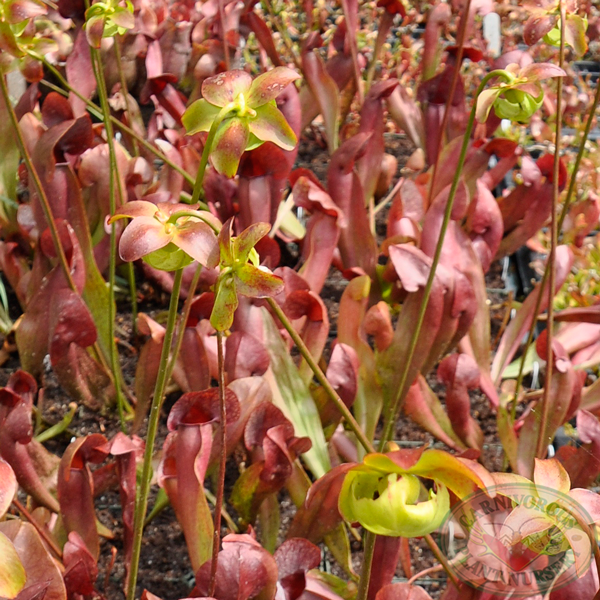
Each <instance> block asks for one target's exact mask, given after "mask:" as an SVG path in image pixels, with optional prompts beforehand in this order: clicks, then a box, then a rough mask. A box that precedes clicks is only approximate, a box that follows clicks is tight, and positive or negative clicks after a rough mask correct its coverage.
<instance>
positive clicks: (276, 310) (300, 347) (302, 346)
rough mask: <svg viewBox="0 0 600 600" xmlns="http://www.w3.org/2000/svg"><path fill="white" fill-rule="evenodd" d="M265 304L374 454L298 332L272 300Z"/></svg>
mask: <svg viewBox="0 0 600 600" xmlns="http://www.w3.org/2000/svg"><path fill="white" fill-rule="evenodd" d="M267 302H268V303H269V306H270V307H271V308H272V309H273V312H274V313H275V314H276V315H277V318H278V319H279V320H280V321H281V323H282V325H283V326H284V327H285V329H286V331H287V332H288V333H289V334H290V337H291V338H292V340H293V342H294V344H296V347H297V348H298V350H299V351H300V354H301V355H302V358H304V360H305V361H306V362H307V364H308V366H309V367H310V368H311V370H312V372H313V373H314V374H315V377H316V378H317V381H318V382H319V383H320V384H321V385H322V386H323V389H324V390H325V392H326V393H327V395H328V396H329V397H330V398H331V400H332V401H333V402H334V404H335V405H336V407H337V409H338V410H339V411H340V412H341V413H342V416H343V417H344V419H345V420H346V423H348V426H349V427H350V429H351V430H352V432H353V433H354V435H355V436H356V439H357V440H358V441H359V442H360V443H361V445H362V446H363V448H364V449H365V450H366V451H367V452H375V448H374V447H373V444H371V442H370V440H369V439H368V438H367V436H366V435H365V434H364V432H363V430H362V429H361V428H360V425H359V424H358V423H357V421H356V419H355V418H354V415H353V414H352V413H351V412H350V409H349V408H348V407H347V406H346V405H345V404H344V401H343V400H342V399H341V398H340V397H339V395H338V393H337V392H336V391H335V390H334V389H333V387H332V385H331V384H330V383H329V381H328V379H327V377H326V376H325V373H323V371H322V370H321V367H319V365H318V364H317V363H316V361H315V359H314V358H313V355H312V354H311V353H310V350H309V349H308V348H307V347H306V344H305V343H304V340H303V339H302V338H301V337H300V336H299V335H298V332H297V331H296V330H295V329H294V327H293V325H292V324H291V323H290V320H289V319H288V318H287V317H286V315H285V313H284V312H283V310H281V307H280V306H279V305H278V304H277V302H275V300H273V298H267Z"/></svg>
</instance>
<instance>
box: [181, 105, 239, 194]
mask: <svg viewBox="0 0 600 600" xmlns="http://www.w3.org/2000/svg"><path fill="white" fill-rule="evenodd" d="M232 108H233V104H228V105H227V106H225V107H224V108H222V109H221V110H220V111H219V114H218V115H217V116H216V117H215V120H214V121H213V122H212V125H211V126H210V131H209V132H208V137H207V138H206V143H205V144H204V149H203V151H202V157H201V158H200V164H199V165H198V173H197V174H196V181H195V182H194V190H193V192H192V201H191V204H197V203H198V202H199V201H200V195H201V193H202V186H203V184H204V174H205V173H206V167H207V165H208V157H209V155H210V150H211V148H212V145H213V141H214V139H215V135H216V133H217V129H219V125H221V123H222V122H223V120H224V119H225V118H227V116H228V115H229V114H230V113H231V111H232Z"/></svg>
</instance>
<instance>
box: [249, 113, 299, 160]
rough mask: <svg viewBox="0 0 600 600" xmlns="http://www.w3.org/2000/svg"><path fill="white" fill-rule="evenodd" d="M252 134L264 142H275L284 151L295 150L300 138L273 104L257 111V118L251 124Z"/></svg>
mask: <svg viewBox="0 0 600 600" xmlns="http://www.w3.org/2000/svg"><path fill="white" fill-rule="evenodd" d="M248 125H249V127H250V132H251V133H253V134H254V135H255V136H256V137H257V138H258V139H259V140H262V141H263V142H273V143H274V144H277V145H278V146H279V147H280V148H283V149H284V150H293V149H294V148H295V147H296V144H297V143H298V138H296V134H295V133H294V131H293V129H292V128H291V127H290V125H289V123H288V122H287V121H286V119H285V117H284V116H283V114H282V112H281V111H280V110H279V109H278V108H277V107H276V106H274V105H273V104H263V105H262V106H259V107H258V108H257V109H256V118H254V119H251V120H250V122H249V124H248Z"/></svg>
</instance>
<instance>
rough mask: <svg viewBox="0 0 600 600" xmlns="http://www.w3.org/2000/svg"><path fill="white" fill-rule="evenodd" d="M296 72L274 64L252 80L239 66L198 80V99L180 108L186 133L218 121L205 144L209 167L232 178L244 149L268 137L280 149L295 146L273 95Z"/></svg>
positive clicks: (289, 129)
mask: <svg viewBox="0 0 600 600" xmlns="http://www.w3.org/2000/svg"><path fill="white" fill-rule="evenodd" d="M299 77H300V75H298V73H296V72H295V71H292V70H291V69H288V68H287V67H276V68H275V69H272V70H271V71H268V72H267V73H263V74H262V75H259V76H258V77H257V78H256V79H254V81H253V80H252V77H251V76H250V75H248V73H246V71H242V70H233V71H227V72H225V73H219V74H218V75H215V76H214V77H209V78H208V79H206V80H205V81H204V83H203V84H202V96H203V97H202V99H201V100H197V101H196V102H194V103H193V104H192V105H191V106H190V107H189V108H188V109H187V110H186V111H185V113H184V115H183V117H182V122H183V124H184V126H185V128H186V130H187V133H188V135H192V134H194V133H198V132H199V131H210V128H211V126H212V124H213V122H215V121H219V120H221V122H220V124H219V125H218V128H217V131H216V133H215V138H214V141H213V144H212V148H211V153H210V156H211V159H212V162H213V165H214V167H215V169H216V170H217V171H218V172H219V173H222V174H223V175H227V176H228V177H233V176H234V175H235V173H236V171H237V167H238V164H239V162H240V158H241V156H242V154H243V153H244V151H246V150H252V149H254V148H257V147H258V146H260V145H261V144H263V143H264V142H273V143H274V144H277V145H278V146H279V147H280V148H283V149H284V150H293V148H294V147H295V146H296V142H297V139H296V134H295V133H294V132H293V130H292V128H291V127H290V126H289V124H288V122H287V121H286V119H285V117H284V116H283V114H282V113H281V112H280V111H279V109H278V108H277V105H276V103H275V98H277V96H279V94H280V93H281V92H282V91H283V89H284V88H285V87H286V86H287V85H288V84H289V83H291V82H292V81H294V80H296V79H298V78H299Z"/></svg>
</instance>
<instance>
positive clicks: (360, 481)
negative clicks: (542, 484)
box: [338, 450, 493, 537]
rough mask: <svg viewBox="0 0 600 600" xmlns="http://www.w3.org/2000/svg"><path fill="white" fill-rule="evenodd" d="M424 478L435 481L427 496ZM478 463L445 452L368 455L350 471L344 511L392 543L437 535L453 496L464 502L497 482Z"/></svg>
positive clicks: (341, 502) (342, 502)
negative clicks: (409, 538) (390, 538)
mask: <svg viewBox="0 0 600 600" xmlns="http://www.w3.org/2000/svg"><path fill="white" fill-rule="evenodd" d="M419 477H424V478H426V479H431V480H433V482H434V483H435V486H436V491H435V492H434V491H433V490H429V491H427V490H426V489H425V487H424V486H423V484H422V483H421V481H420V479H419ZM487 477H488V475H486V474H484V472H483V471H482V470H481V469H480V468H479V466H478V465H477V464H476V463H474V462H473V461H470V460H467V459H461V458H456V457H455V456H452V455H451V454H448V453H447V452H442V451H440V450H424V451H423V450H421V451H417V452H414V451H407V450H397V451H395V452H389V453H388V454H379V453H376V454H368V455H367V456H365V458H364V461H363V463H362V464H360V465H357V466H356V467H354V468H352V469H351V470H350V471H348V473H347V475H346V477H345V478H344V483H343V484H342V489H341V491H340V496H339V503H338V507H339V509H340V513H341V514H342V516H343V517H344V519H346V520H347V521H349V522H351V523H354V522H358V523H360V524H361V525H362V526H363V527H364V528H365V529H367V530H369V531H371V532H373V533H375V534H377V535H387V536H390V537H397V536H402V537H420V536H424V535H427V534H429V533H431V532H432V531H434V530H436V529H437V528H438V527H439V526H440V525H441V523H442V521H443V520H444V518H445V517H446V516H447V514H448V511H449V510H450V495H449V493H448V489H450V490H452V492H454V494H456V495H457V496H458V497H459V498H464V497H465V496H467V495H469V494H470V493H473V492H474V491H475V490H476V489H478V488H486V487H488V486H490V485H492V484H493V480H492V479H491V477H489V480H488V479H487Z"/></svg>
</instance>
